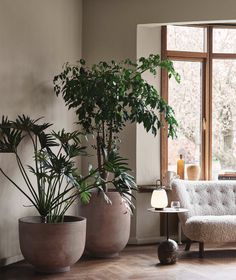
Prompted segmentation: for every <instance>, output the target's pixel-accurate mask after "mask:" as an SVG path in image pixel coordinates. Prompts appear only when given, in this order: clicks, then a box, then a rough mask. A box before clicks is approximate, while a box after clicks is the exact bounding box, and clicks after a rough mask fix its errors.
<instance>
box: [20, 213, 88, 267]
mask: <svg viewBox="0 0 236 280" xmlns="http://www.w3.org/2000/svg"><path fill="white" fill-rule="evenodd" d="M85 236H86V219H85V218H83V217H73V216H65V220H64V222H63V223H58V224H49V223H48V224H43V223H40V217H25V218H21V219H19V238H20V248H21V252H22V254H23V256H24V258H25V259H26V261H28V262H29V263H30V264H32V265H33V266H34V267H35V268H36V270H38V271H40V272H46V273H57V272H65V271H68V270H70V266H71V265H73V264H74V263H76V262H77V261H78V260H79V259H80V257H81V255H82V253H83V251H84V246H85Z"/></svg>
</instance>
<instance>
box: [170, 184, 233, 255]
mask: <svg viewBox="0 0 236 280" xmlns="http://www.w3.org/2000/svg"><path fill="white" fill-rule="evenodd" d="M172 200H179V201H180V204H181V207H184V208H187V209H188V210H189V212H187V213H180V214H178V215H179V219H180V222H181V226H182V229H183V232H184V234H185V236H186V237H187V238H188V239H189V242H188V243H187V245H186V250H189V248H190V245H191V241H197V242H199V256H200V257H203V253H204V242H211V243H212V242H213V243H217V242H236V181H185V180H179V179H177V180H174V181H173V182H172Z"/></svg>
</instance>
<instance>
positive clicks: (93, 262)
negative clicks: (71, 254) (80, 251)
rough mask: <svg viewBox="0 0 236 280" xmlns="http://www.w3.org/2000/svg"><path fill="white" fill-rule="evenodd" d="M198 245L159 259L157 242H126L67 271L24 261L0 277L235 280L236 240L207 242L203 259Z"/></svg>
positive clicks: (4, 279) (36, 279) (2, 279)
mask: <svg viewBox="0 0 236 280" xmlns="http://www.w3.org/2000/svg"><path fill="white" fill-rule="evenodd" d="M197 250H198V246H197V244H193V246H192V247H191V251H190V252H185V251H184V245H182V246H181V247H180V252H179V260H178V263H176V264H174V265H168V266H162V265H160V264H159V263H158V259H157V255H156V245H148V246H128V247H126V248H125V250H124V251H123V252H122V253H121V254H120V256H119V257H118V258H113V259H106V260H104V259H90V258H85V257H84V258H82V259H81V260H80V261H79V262H78V263H77V264H76V265H74V266H73V267H72V268H71V271H70V272H67V273H63V274H56V275H44V274H39V273H36V272H35V271H34V269H33V268H32V267H31V266H30V265H29V264H27V263H25V262H20V263H16V264H13V265H10V266H8V267H4V268H2V269H1V271H0V280H33V279H34V280H108V279H109V280H127V279H135V280H141V279H145V280H159V279H160V280H190V279H191V280H195V279H196V280H199V279H201V280H211V279H214V280H218V279H219V280H222V279H223V280H231V279H232V280H235V279H236V244H227V245H226V244H221V245H218V246H216V245H208V246H206V252H205V257H204V259H199V258H198V252H197Z"/></svg>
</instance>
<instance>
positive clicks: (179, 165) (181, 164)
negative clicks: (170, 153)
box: [177, 154, 184, 179]
mask: <svg viewBox="0 0 236 280" xmlns="http://www.w3.org/2000/svg"><path fill="white" fill-rule="evenodd" d="M177 174H178V175H179V178H180V179H184V160H183V155H181V154H180V155H179V159H178V161H177Z"/></svg>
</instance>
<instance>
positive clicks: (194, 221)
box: [185, 215, 236, 242]
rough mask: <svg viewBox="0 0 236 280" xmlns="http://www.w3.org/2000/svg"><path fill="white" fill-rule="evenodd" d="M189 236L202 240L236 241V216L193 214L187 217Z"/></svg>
mask: <svg viewBox="0 0 236 280" xmlns="http://www.w3.org/2000/svg"><path fill="white" fill-rule="evenodd" d="M185 232H186V235H187V236H188V238H190V239H191V240H195V241H201V242H235V241H236V216H235V215H222V216H213V215H210V216H193V217H190V218H188V219H187V221H186V224H185Z"/></svg>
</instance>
